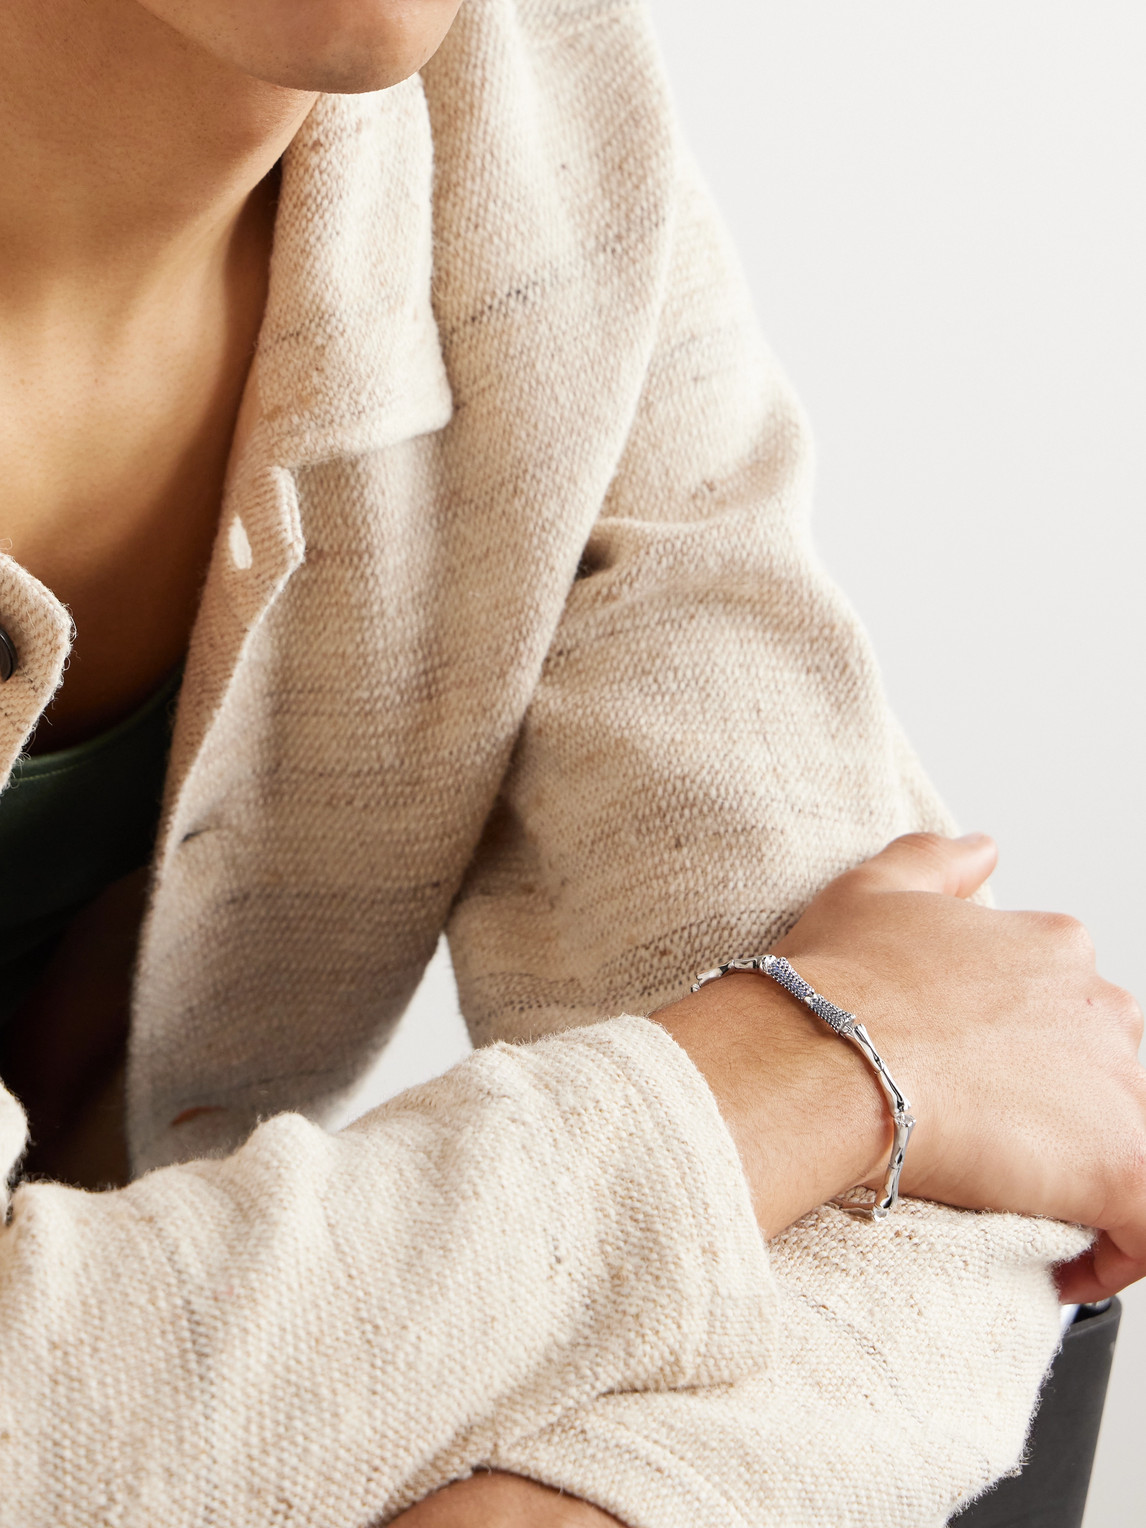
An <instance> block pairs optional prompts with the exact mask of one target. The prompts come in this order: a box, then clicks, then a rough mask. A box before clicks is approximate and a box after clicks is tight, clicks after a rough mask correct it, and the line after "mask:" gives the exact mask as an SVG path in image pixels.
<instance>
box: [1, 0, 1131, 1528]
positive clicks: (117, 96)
mask: <svg viewBox="0 0 1146 1528" xmlns="http://www.w3.org/2000/svg"><path fill="white" fill-rule="evenodd" d="M458 4H459V0H9V3H8V4H6V5H4V6H3V7H0V163H3V165H4V175H3V177H0V260H2V262H3V268H4V276H5V279H4V283H3V286H2V287H0V463H2V464H3V472H4V496H3V501H2V505H0V542H2V544H4V545H5V548H6V549H7V550H10V551H11V553H12V554H13V555H14V556H15V557H16V558H17V559H18V560H19V561H20V562H21V563H23V564H24V566H25V567H27V568H28V569H29V570H30V571H31V572H32V573H34V574H36V575H37V576H38V577H39V578H41V579H42V580H43V581H44V582H45V583H46V584H47V585H48V586H49V587H50V588H51V589H52V590H53V592H54V593H55V594H56V595H57V596H58V597H59V598H60V599H62V600H63V601H64V602H65V603H66V604H67V605H68V606H69V607H70V609H71V611H72V613H73V615H74V619H75V626H76V643H75V649H74V655H73V658H72V661H71V665H70V667H69V669H68V673H67V677H66V679H65V682H64V684H63V686H62V687H61V689H60V691H59V693H58V695H57V697H56V698H55V700H54V701H53V703H52V705H51V707H50V708H49V711H48V713H47V714H46V717H45V719H44V721H43V722H42V723H41V725H40V727H39V729H38V731H37V734H36V739H35V744H34V746H36V747H37V748H58V747H61V746H63V745H65V744H67V743H70V742H73V741H76V740H78V739H80V738H83V737H86V736H90V735H92V734H93V733H95V732H97V731H98V730H99V729H101V728H102V727H104V726H106V725H107V724H108V723H110V722H112V721H114V720H116V719H117V718H119V717H121V716H123V715H125V714H127V713H128V712H129V711H130V710H131V709H132V708H133V707H134V706H136V705H137V704H138V703H139V702H140V701H141V700H142V699H143V698H144V697H145V696H146V695H147V694H148V693H149V692H150V691H151V690H152V689H154V687H155V686H156V685H157V683H158V682H159V681H160V679H161V678H162V677H163V675H164V674H165V673H166V672H168V670H169V669H170V668H171V667H172V665H173V664H174V663H175V662H177V661H178V659H179V658H180V657H181V656H182V655H183V653H184V652H185V651H186V647H187V641H188V637H189V634H190V629H191V624H192V621H193V619H194V615H195V610H196V606H197V602H198V598H199V592H200V589H201V587H202V582H203V577H204V573H205V570H206V565H207V559H208V556H209V553H210V549H211V545H212V542H213V539H214V536H215V532H216V527H217V521H218V514H219V506H220V499H221V494H222V487H223V478H224V473H225V470H226V462H227V459H228V455H229V452H230V449H231V442H232V438H233V434H234V430H235V425H236V419H237V417H238V414H239V406H240V401H241V399H242V396H243V392H244V388H245V387H246V386H247V383H248V374H249V371H250V367H251V359H252V355H253V351H254V346H255V340H256V336H257V334H258V330H259V325H260V322H261V318H262V312H263V306H264V303H265V298H266V288H267V271H268V262H269V255H270V247H271V240H272V231H273V220H274V211H275V197H276V192H277V187H276V182H275V173H274V171H275V166H276V164H277V162H278V159H279V157H280V155H281V154H282V152H283V150H284V148H285V147H286V146H287V144H288V143H289V142H290V140H291V138H292V137H293V136H294V134H295V133H296V132H297V130H298V128H299V125H300V124H301V123H302V121H303V119H304V118H305V117H306V115H307V113H308V111H309V110H310V108H311V106H312V104H313V102H314V100H315V97H316V95H317V94H318V93H319V92H322V91H361V90H373V89H380V88H384V87H386V86H389V85H392V84H394V83H396V82H398V81H400V80H402V79H405V78H406V77H407V76H408V75H410V74H411V73H413V72H414V71H416V70H417V69H418V68H420V67H421V65H422V64H423V63H424V62H425V60H426V59H427V58H429V57H430V56H431V54H432V53H433V52H434V51H435V49H436V48H437V47H438V46H439V44H440V42H441V40H442V38H443V37H444V36H445V34H446V32H447V30H448V28H449V26H450V24H451V23H452V21H453V18H454V15H455V13H456V11H457V8H458ZM994 861H995V848H994V845H993V844H992V843H991V841H990V840H989V839H987V838H984V837H982V836H976V837H972V838H971V839H968V840H959V841H951V840H947V839H941V838H936V837H931V836H927V835H918V836H913V837H911V838H907V839H902V840H897V842H896V843H894V844H892V845H891V846H890V847H889V848H888V849H887V850H885V851H884V852H883V854H881V855H879V856H877V857H876V858H875V859H873V860H872V861H870V862H869V863H868V864H867V865H865V866H861V867H860V868H859V869H858V870H855V871H853V872H851V873H850V874H849V875H847V876H843V877H841V878H840V879H839V880H838V881H835V882H833V883H832V885H831V886H829V887H828V888H827V889H826V890H825V891H824V892H823V893H822V894H821V896H820V897H818V898H817V899H816V901H815V902H814V903H813V904H812V906H811V907H810V908H809V909H808V911H807V912H806V913H805V915H804V916H803V917H802V918H801V919H800V921H799V922H798V923H797V924H796V926H795V927H794V928H793V930H792V931H791V933H790V934H789V935H788V936H787V937H786V938H785V939H784V940H783V941H782V942H781V944H780V945H779V946H778V948H779V949H780V950H781V951H782V952H783V953H785V954H788V955H789V956H790V958H791V959H792V960H793V962H794V963H795V964H797V966H798V967H799V969H800V970H801V971H802V972H803V974H805V975H806V976H807V977H808V978H809V979H810V980H811V981H813V983H814V984H815V985H816V986H818V987H819V988H820V989H821V990H822V991H824V992H825V993H827V994H828V995H829V996H830V997H831V998H832V999H833V1000H834V1001H836V1002H838V1003H841V1004H843V1005H845V1006H848V1007H850V1008H852V1009H854V1010H855V1011H857V1012H859V1013H861V1014H862V1016H863V1018H864V1020H865V1023H866V1024H867V1026H868V1028H869V1030H870V1031H871V1033H872V1034H873V1036H875V1037H876V1039H877V1043H878V1044H879V1046H880V1049H881V1051H882V1052H883V1054H884V1055H885V1056H886V1057H887V1058H888V1060H889V1064H890V1065H891V1066H892V1069H893V1071H894V1073H895V1076H896V1077H897V1079H899V1080H900V1081H901V1082H902V1083H903V1085H904V1087H905V1088H906V1090H907V1092H908V1094H909V1096H910V1098H911V1100H912V1103H913V1105H914V1107H915V1111H916V1114H917V1116H918V1118H919V1120H920V1124H919V1126H918V1128H917V1130H916V1133H915V1136H914V1138H913V1140H912V1144H911V1150H910V1152H909V1154H908V1158H907V1166H906V1170H905V1174H904V1181H903V1187H904V1189H905V1191H906V1192H908V1193H915V1194H919V1195H925V1196H930V1197H933V1198H935V1199H938V1200H943V1201H946V1202H948V1203H951V1204H958V1205H965V1206H967V1207H969V1208H983V1207H986V1206H990V1207H993V1208H1000V1209H1003V1208H1005V1209H1013V1210H1018V1211H1022V1212H1025V1213H1028V1214H1043V1215H1052V1216H1057V1217H1060V1218H1062V1219H1066V1220H1078V1221H1082V1222H1083V1223H1085V1224H1089V1225H1093V1226H1096V1227H1098V1228H1100V1230H1101V1232H1102V1234H1101V1236H1100V1237H1099V1240H1098V1242H1097V1243H1096V1246H1095V1249H1094V1251H1093V1252H1092V1253H1090V1254H1088V1255H1087V1256H1086V1257H1085V1258H1083V1259H1080V1260H1079V1261H1078V1262H1077V1263H1074V1264H1071V1265H1070V1266H1069V1267H1067V1268H1065V1269H1062V1270H1060V1272H1059V1283H1060V1290H1061V1293H1062V1296H1063V1298H1064V1299H1067V1300H1091V1299H1099V1298H1102V1297H1104V1296H1106V1295H1108V1294H1111V1293H1113V1292H1114V1291H1116V1290H1117V1289H1119V1288H1121V1287H1123V1286H1124V1285H1125V1284H1127V1283H1129V1282H1131V1281H1132V1280H1134V1279H1136V1278H1139V1277H1141V1276H1142V1275H1143V1274H1144V1273H1146V1085H1144V1083H1146V1077H1144V1074H1143V1072H1142V1070H1141V1068H1139V1066H1138V1064H1137V1060H1136V1052H1137V1047H1138V1043H1139V1040H1140V1038H1141V1032H1142V1030H1141V1015H1140V1014H1139V1011H1138V1009H1137V1006H1136V1005H1135V1003H1134V1002H1133V1000H1132V999H1131V998H1130V997H1129V996H1128V995H1127V994H1126V993H1124V992H1122V991H1120V990H1119V989H1118V988H1115V987H1112V986H1110V985H1109V984H1108V983H1105V982H1103V981H1102V980H1101V978H1100V977H1099V976H1098V975H1097V973H1096V971H1095V969H1094V959H1093V951H1092V950H1091V948H1090V945H1089V941H1088V940H1087V939H1086V936H1085V932H1084V931H1083V930H1082V929H1081V928H1080V927H1079V925H1077V924H1076V923H1074V922H1073V921H1072V920H1070V919H1067V918H1062V917H1059V916H1055V915H1047V914H1031V913H1022V914H1020V913H1001V912H994V911H990V910H987V909H985V908H982V907H980V906H977V905H974V904H972V903H971V902H970V901H969V900H968V898H969V897H970V895H971V893H972V892H974V890H975V889H976V888H977V887H978V886H979V885H980V884H981V883H982V882H983V880H984V879H985V878H986V876H987V875H988V874H989V873H990V871H991V869H992V867H993V865H994ZM729 953H735V952H726V951H713V952H712V955H713V958H714V959H715V958H719V957H721V956H723V955H726V954H729ZM654 1017H656V1018H658V1019H659V1021H660V1022H661V1023H663V1024H664V1025H665V1027H666V1028H667V1029H668V1031H669V1032H670V1034H672V1035H673V1036H674V1038H675V1039H676V1040H677V1041H678V1042H679V1043H680V1044H681V1045H682V1046H683V1047H684V1048H685V1049H686V1051H687V1052H688V1053H689V1055H690V1056H691V1057H692V1059H693V1060H694V1061H695V1063H696V1064H697V1066H698V1067H699V1068H700V1070H701V1071H702V1073H703V1074H704V1076H705V1077H706V1078H707V1080H708V1082H709V1084H710V1085H711V1087H712V1090H713V1093H714V1096H715V1098H716V1101H717V1103H718V1105H719V1107H720V1109H721V1111H722V1113H723V1114H724V1117H725V1119H726V1121H727V1123H728V1125H729V1128H730V1130H731V1132H732V1135H733V1138H734V1140H735V1141H736V1144H737V1147H738V1149H739V1151H740V1155H741V1159H742V1161H743V1163H744V1167H745V1172H746V1175H747V1178H748V1182H749V1186H750V1189H751V1192H752V1196H753V1202H754V1205H755V1208H756V1213H757V1218H758V1220H759V1223H760V1226H761V1230H762V1232H763V1233H764V1234H765V1235H772V1234H775V1233H776V1232H777V1231H779V1230H781V1229H783V1228H784V1227H785V1226H787V1225H790V1224H791V1223H792V1222H793V1221H794V1220H796V1219H797V1218H798V1217H799V1216H800V1215H801V1214H803V1213H805V1212H806V1211H807V1210H809V1209H812V1208H813V1207H815V1206H816V1205H819V1204H821V1203H823V1202H824V1201H825V1200H826V1199H827V1198H829V1197H830V1196H831V1195H832V1194H833V1193H836V1192H839V1191H841V1190H843V1189H846V1188H848V1187H850V1186H852V1185H853V1184H855V1183H858V1182H861V1181H871V1182H873V1183H874V1182H876V1181H878V1177H879V1173H880V1169H881V1167H882V1163H883V1160H884V1158H885V1155H886V1152H887V1149H888V1146H889V1143H890V1126H889V1123H888V1120H887V1116H886V1112H885V1108H884V1105H883V1102H882V1099H881V1097H880V1095H879V1093H878V1091H877V1089H876V1087H875V1084H874V1081H873V1079H872V1077H871V1076H870V1074H869V1073H868V1072H867V1071H866V1069H865V1067H864V1065H863V1062H862V1060H861V1059H860V1058H859V1057H858V1056H857V1055H856V1054H855V1053H854V1052H853V1051H852V1049H851V1047H848V1046H844V1045H840V1044H839V1043H838V1042H837V1041H835V1040H834V1039H833V1038H832V1037H831V1036H830V1035H828V1034H826V1033H825V1032H824V1031H823V1030H822V1028H821V1027H818V1026H817V1025H816V1023H815V1021H813V1020H812V1019H811V1018H810V1017H809V1016H808V1015H807V1013H806V1012H805V1011H804V1010H802V1009H800V1008H799V1007H798V1005H796V1004H795V1003H794V1002H793V1001H792V999H790V998H789V997H788V996H787V995H786V994H785V993H783V992H782V991H781V990H780V989H779V988H777V987H775V986H774V985H773V984H772V983H770V982H768V981H767V980H766V979H764V978H761V977H756V976H750V975H742V976H735V977H729V978H726V979H725V980H724V981H721V982H718V983H714V984H712V985H711V986H709V987H706V988H705V989H703V990H702V991H701V992H700V993H698V994H696V995H694V996H688V997H685V998H683V999H682V1000H681V1001H680V1002H678V1003H675V1004H673V1005H672V1006H671V1007H669V1008H666V1009H663V1010H661V1012H660V1013H659V1014H658V1015H655V1016H654ZM824 1098H831V1099H832V1101H833V1106H832V1109H831V1111H830V1125H829V1126H827V1127H825V1111H824V1110H823V1109H822V1108H821V1107H817V1106H816V1105H817V1104H818V1102H819V1101H822V1100H823V1099H824ZM398 1521H399V1522H400V1523H401V1524H402V1525H403V1528H463V1525H464V1528H518V1525H524V1524H526V1523H528V1524H529V1525H530V1528H593V1525H596V1528H601V1525H606V1524H614V1528H615V1524H616V1519H614V1518H611V1517H609V1516H608V1514H607V1513H605V1512H603V1511H601V1510H599V1509H598V1508H597V1507H594V1506H590V1505H589V1504H587V1503H585V1502H581V1501H578V1500H576V1499H575V1498H572V1497H568V1496H563V1495H560V1494H558V1493H557V1492H554V1491H550V1490H547V1489H546V1488H545V1487H543V1486H540V1485H535V1484H534V1483H532V1482H529V1481H523V1480H519V1479H517V1478H516V1477H513V1476H508V1475H501V1474H486V1475H478V1476H475V1477H474V1478H473V1479H471V1480H467V1481H462V1482H458V1483H456V1484H454V1485H452V1486H449V1487H447V1488H446V1489H445V1490H443V1491H440V1492H438V1493H437V1494H436V1495H434V1496H433V1497H431V1498H428V1499H427V1500H426V1501H424V1502H421V1503H419V1504H418V1505H417V1506H415V1507H412V1508H411V1509H410V1510H409V1511H408V1512H406V1513H405V1514H403V1516H402V1517H401V1518H400V1519H398Z"/></svg>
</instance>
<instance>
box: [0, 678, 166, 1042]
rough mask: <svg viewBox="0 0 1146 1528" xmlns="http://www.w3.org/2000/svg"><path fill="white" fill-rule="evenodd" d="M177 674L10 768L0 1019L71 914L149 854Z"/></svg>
mask: <svg viewBox="0 0 1146 1528" xmlns="http://www.w3.org/2000/svg"><path fill="white" fill-rule="evenodd" d="M181 679H182V666H180V667H179V668H178V669H176V670H175V671H174V672H173V673H172V674H171V675H170V676H169V677H168V679H166V680H165V681H164V683H163V685H162V686H161V687H160V688H159V689H158V690H157V691H156V693H155V694H154V695H152V696H151V698H150V699H149V700H148V701H146V702H145V703H144V704H143V705H142V706H141V707H140V708H139V710H138V711H136V712H134V714H133V715H131V716H129V717H127V718H125V720H123V721H122V722H119V723H117V724H116V726H114V727H111V728H109V729H108V731H106V732H103V733H101V734H100V735H99V736H98V737H94V738H91V739H89V740H88V741H87V742H86V743H78V744H77V745H76V746H75V747H74V748H62V749H60V750H59V751H58V752H56V753H44V754H39V755H37V756H35V757H34V758H27V759H20V760H19V761H18V762H17V763H16V765H15V767H14V768H13V770H12V776H11V779H10V781H9V783H8V786H7V788H6V789H5V791H4V793H3V795H0V867H2V868H3V875H0V1025H2V1024H3V1023H4V1022H5V1021H6V1020H7V1019H8V1018H10V1017H11V1015H12V1013H13V1012H14V1011H15V1009H16V1008H17V1007H18V1006H19V1004H20V1002H21V1001H22V1000H23V998H24V997H25V996H26V995H27V993H28V991H29V989H30V988H31V987H32V985H33V984H34V982H35V980H36V978H37V977H38V975H39V974H40V972H41V970H42V969H43V967H44V965H45V964H46V963H47V961H48V959H49V958H50V957H51V954H52V952H53V950H54V949H55V947H56V945H57V943H58V942H59V939H60V937H61V935H62V934H63V932H64V929H65V928H66V927H67V925H68V922H69V921H70V919H71V918H72V917H73V915H74V914H75V913H77V912H78V911H79V910H80V908H81V907H83V905H84V904H85V903H86V902H90V901H91V899H92V898H93V897H95V896H96V895H97V894H98V893H99V892H101V891H102V890H103V889H104V887H105V886H109V885H110V884H111V883H112V881H116V880H118V879H119V878H120V876H123V875H127V874H128V873H129V872H130V871H132V870H136V869H138V868H139V866H141V865H145V864H147V862H148V860H149V859H150V858H151V854H152V850H153V849H154V846H155V835H156V831H157V829H158V827H159V811H160V802H161V798H162V795H163V779H164V775H165V773H166V770H167V754H168V750H169V747H170V743H171V725H172V719H173V716H174V711H175V707H174V700H175V697H176V695H177V694H178V692H179V684H180V681H181Z"/></svg>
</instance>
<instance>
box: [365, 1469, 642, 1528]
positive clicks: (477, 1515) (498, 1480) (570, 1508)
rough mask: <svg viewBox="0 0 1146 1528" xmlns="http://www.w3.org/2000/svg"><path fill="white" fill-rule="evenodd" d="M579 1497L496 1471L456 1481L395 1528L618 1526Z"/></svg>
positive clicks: (396, 1520)
mask: <svg viewBox="0 0 1146 1528" xmlns="http://www.w3.org/2000/svg"><path fill="white" fill-rule="evenodd" d="M617 1523H618V1519H617V1518H615V1517H613V1516H611V1515H610V1514H609V1513H608V1512H602V1511H601V1510H600V1508H599V1507H593V1506H590V1505H589V1503H588V1502H586V1501H581V1500H580V1499H579V1498H578V1497H576V1496H566V1495H565V1494H564V1493H562V1492H560V1491H551V1490H550V1489H549V1488H548V1486H541V1485H538V1484H537V1483H536V1482H535V1481H532V1480H524V1479H523V1478H522V1477H521V1476H520V1475H506V1474H504V1473H502V1472H501V1471H492V1472H487V1473H482V1474H478V1475H471V1476H470V1478H469V1479H468V1480H459V1481H455V1482H454V1484H453V1485H449V1486H446V1487H445V1488H444V1489H443V1490H441V1491H435V1492H434V1494H433V1495H432V1496H427V1497H426V1498H425V1500H424V1501H420V1502H419V1503H418V1505H417V1506H416V1507H411V1508H410V1509H409V1511H407V1512H403V1513H401V1514H400V1515H399V1516H398V1517H396V1518H394V1519H393V1528H617Z"/></svg>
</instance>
